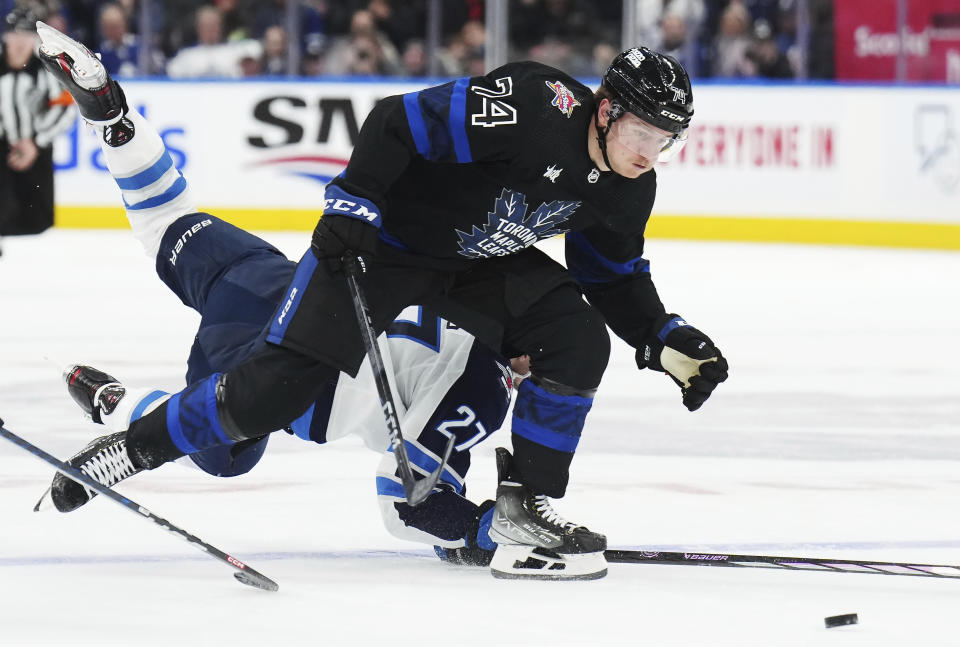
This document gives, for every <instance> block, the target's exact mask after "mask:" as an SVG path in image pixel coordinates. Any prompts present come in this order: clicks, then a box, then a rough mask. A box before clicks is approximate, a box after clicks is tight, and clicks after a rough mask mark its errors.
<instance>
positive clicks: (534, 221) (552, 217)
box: [456, 189, 580, 258]
mask: <svg viewBox="0 0 960 647" xmlns="http://www.w3.org/2000/svg"><path fill="white" fill-rule="evenodd" d="M579 206H580V201H579V200H553V201H552V202H544V203H541V205H540V206H539V207H537V208H536V209H535V210H534V212H533V213H531V214H530V215H527V196H525V195H524V194H522V193H520V192H519V191H511V190H510V189H504V190H503V192H502V193H501V194H500V197H499V198H497V200H496V202H495V203H494V205H493V211H491V212H489V213H488V214H487V216H488V218H487V224H485V225H484V226H483V227H482V228H481V227H477V226H476V225H474V226H473V227H472V231H471V232H470V233H467V232H465V231H460V230H459V229H457V230H456V231H457V235H459V236H460V241H459V242H460V251H459V252H458V253H459V254H460V255H461V256H466V257H467V258H489V257H491V256H507V255H508V254H514V253H516V252H519V251H521V250H523V249H526V248H527V247H529V246H530V245H532V244H534V243H535V242H537V241H538V240H540V239H542V238H550V237H551V236H557V235H559V234H565V233H567V231H568V230H567V229H560V225H562V224H563V223H565V222H566V221H567V220H568V219H569V218H570V216H572V215H573V212H574V211H576V210H577V207H579Z"/></svg>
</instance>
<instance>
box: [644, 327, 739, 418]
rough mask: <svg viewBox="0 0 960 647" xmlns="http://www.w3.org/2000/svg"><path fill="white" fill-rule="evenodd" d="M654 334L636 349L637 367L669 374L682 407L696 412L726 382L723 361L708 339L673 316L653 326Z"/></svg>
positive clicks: (726, 366) (724, 362)
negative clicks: (675, 384) (655, 332)
mask: <svg viewBox="0 0 960 647" xmlns="http://www.w3.org/2000/svg"><path fill="white" fill-rule="evenodd" d="M654 330H656V331H657V334H656V336H655V337H653V338H651V339H650V340H649V341H648V342H647V343H646V344H644V345H643V346H642V347H641V348H638V349H637V366H639V367H640V368H649V369H653V370H654V371H663V372H665V373H666V374H667V375H669V376H670V377H671V378H672V379H673V381H674V382H676V383H677V386H679V387H680V391H681V392H682V393H683V404H684V406H685V407H687V409H688V410H690V411H696V410H697V409H699V408H700V406H701V405H702V404H703V403H704V402H706V401H707V398H709V397H710V394H711V393H713V390H714V389H715V388H717V385H718V384H720V383H721V382H723V381H724V380H726V379H727V369H728V365H727V360H726V359H725V358H724V357H723V355H721V354H720V349H719V348H717V347H716V346H714V345H713V342H712V341H711V340H710V338H709V337H707V336H706V335H704V334H703V333H702V332H700V331H699V330H697V329H696V328H694V327H693V326H691V325H690V324H688V323H687V322H686V321H684V320H683V319H681V318H680V317H679V316H677V315H675V314H666V315H663V316H662V317H660V318H659V319H658V320H657V322H656V323H655V324H654Z"/></svg>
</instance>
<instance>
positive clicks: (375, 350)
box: [343, 251, 454, 506]
mask: <svg viewBox="0 0 960 647" xmlns="http://www.w3.org/2000/svg"><path fill="white" fill-rule="evenodd" d="M358 263H359V264H361V265H362V264H363V260H362V259H360V258H358V257H357V256H354V255H353V252H349V251H348V252H347V253H346V254H345V255H344V256H343V266H344V269H345V270H346V274H347V284H348V285H349V286H350V296H351V298H352V299H353V307H354V309H355V310H356V312H357V324H359V326H360V336H361V337H362V338H363V347H364V349H365V350H366V352H367V357H368V358H370V368H371V369H372V370H373V380H374V382H376V383H377V395H378V396H380V406H381V407H382V408H383V416H384V418H385V419H386V422H387V432H388V433H389V434H390V447H391V448H392V449H393V456H394V458H395V459H396V461H397V470H398V471H399V472H400V480H401V481H402V482H403V491H404V493H405V494H406V497H407V503H409V504H410V505H412V506H417V505H420V504H421V503H423V501H424V500H425V499H426V498H427V497H428V496H430V492H431V491H432V490H433V486H435V485H436V484H437V481H439V480H440V475H441V474H442V473H443V468H444V467H446V464H447V460H448V459H449V458H450V453H451V452H452V451H453V445H454V438H450V440H449V441H447V446H446V448H445V449H444V450H443V456H442V457H441V459H440V467H438V468H437V469H436V471H434V472H433V473H432V474H430V475H429V476H426V477H424V478H422V479H420V480H419V481H418V480H416V479H415V478H414V476H413V468H411V467H410V458H409V457H408V456H407V447H406V445H405V444H404V441H403V433H402V432H401V431H400V419H399V418H398V417H397V407H396V406H395V405H394V403H393V394H392V393H391V391H390V382H389V381H388V380H387V371H386V369H385V368H384V366H383V356H382V355H381V354H380V346H379V344H377V336H376V334H374V332H373V318H372V317H371V316H370V307H369V306H368V305H367V299H366V297H365V296H364V294H363V290H362V289H361V288H360V280H359V276H360V274H361V273H362V272H363V271H365V270H361V268H360V267H358Z"/></svg>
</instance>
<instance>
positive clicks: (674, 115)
mask: <svg viewBox="0 0 960 647" xmlns="http://www.w3.org/2000/svg"><path fill="white" fill-rule="evenodd" d="M660 114H661V115H663V116H664V117H669V118H670V119H673V120H674V121H683V117H682V116H680V115H678V114H677V113H675V112H670V111H669V110H661V111H660Z"/></svg>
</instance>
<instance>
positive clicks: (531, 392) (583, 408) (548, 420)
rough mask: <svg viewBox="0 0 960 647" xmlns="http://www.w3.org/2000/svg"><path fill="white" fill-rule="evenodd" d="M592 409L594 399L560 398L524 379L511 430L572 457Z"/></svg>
mask: <svg viewBox="0 0 960 647" xmlns="http://www.w3.org/2000/svg"><path fill="white" fill-rule="evenodd" d="M592 406H593V398H584V397H580V396H575V395H557V394H556V393H550V392H548V391H544V390H543V389H541V388H540V387H538V386H537V385H535V384H534V383H533V382H532V380H524V381H523V382H521V383H520V388H519V389H517V401H516V402H515V403H514V405H513V425H512V431H513V433H515V434H517V435H518V436H522V437H524V438H526V439H527V440H529V441H531V442H535V443H537V444H539V445H544V446H545V447H549V448H550V449H555V450H557V451H561V452H568V453H571V454H572V453H573V452H575V451H576V449H577V444H578V443H579V442H580V432H581V431H583V423H584V420H585V419H586V417H587V413H588V412H589V411H590V407H592Z"/></svg>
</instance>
